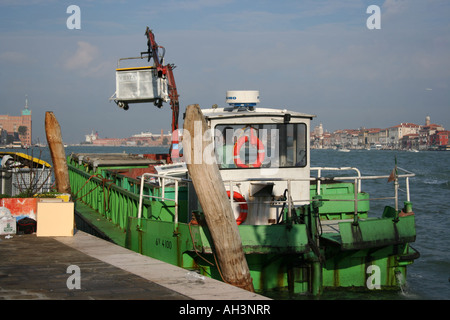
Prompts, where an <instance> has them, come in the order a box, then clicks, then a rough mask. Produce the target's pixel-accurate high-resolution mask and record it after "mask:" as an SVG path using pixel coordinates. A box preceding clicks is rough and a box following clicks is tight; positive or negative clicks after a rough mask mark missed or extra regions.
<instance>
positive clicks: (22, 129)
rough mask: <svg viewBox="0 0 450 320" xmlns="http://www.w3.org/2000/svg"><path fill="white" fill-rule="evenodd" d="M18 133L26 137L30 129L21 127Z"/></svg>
mask: <svg viewBox="0 0 450 320" xmlns="http://www.w3.org/2000/svg"><path fill="white" fill-rule="evenodd" d="M17 132H19V134H20V135H21V136H24V135H25V134H26V133H27V132H28V127H27V126H20V127H19V129H18V130H17Z"/></svg>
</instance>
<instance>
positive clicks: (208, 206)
mask: <svg viewBox="0 0 450 320" xmlns="http://www.w3.org/2000/svg"><path fill="white" fill-rule="evenodd" d="M207 130H208V127H207V124H206V121H205V118H204V117H203V114H202V111H201V110H200V107H199V106H198V105H189V106H188V107H187V108H186V117H185V120H184V130H183V147H184V156H185V160H186V163H187V168H188V171H189V175H190V177H191V179H192V183H193V185H194V188H195V191H196V193H197V196H198V200H199V202H200V204H201V207H202V209H203V213H204V215H205V220H206V223H207V225H208V229H209V232H210V234H211V237H212V240H213V242H214V248H215V253H216V256H217V259H218V263H219V267H220V270H221V273H222V276H223V278H224V281H225V282H227V283H230V284H232V285H234V286H237V287H240V288H243V289H246V290H248V291H251V292H254V288H253V283H252V279H251V277H250V270H249V268H248V265H247V260H246V259H245V255H244V251H243V248H242V241H241V237H240V234H239V230H238V226H237V223H236V220H235V218H234V214H233V210H232V208H231V204H230V200H229V199H228V196H227V193H226V190H225V186H224V183H223V181H222V177H221V175H220V172H219V168H218V166H217V163H216V161H215V157H214V152H213V150H212V148H211V144H212V136H209V137H207V136H205V135H204V133H205V132H206V131H207ZM205 137H206V138H205ZM208 157H212V158H208ZM211 160H213V161H211Z"/></svg>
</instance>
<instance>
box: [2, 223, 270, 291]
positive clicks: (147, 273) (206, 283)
mask: <svg viewBox="0 0 450 320" xmlns="http://www.w3.org/2000/svg"><path fill="white" fill-rule="evenodd" d="M77 270H78V274H77ZM76 276H79V278H78V279H76V278H75V277H76ZM77 284H78V285H79V288H77V287H76V285H77ZM0 299H3V300H28V299H37V300H266V299H268V298H267V297H264V296H261V295H258V294H255V293H252V292H249V291H246V290H243V289H240V288H237V287H234V286H231V285H228V284H226V283H223V282H221V281H217V280H214V279H211V278H208V277H205V278H204V279H199V278H196V277H191V276H190V275H189V271H188V270H185V269H182V268H179V267H176V266H173V265H170V264H167V263H164V262H162V261H159V260H156V259H153V258H150V257H147V256H144V255H141V254H139V253H136V252H133V251H130V250H128V249H126V248H123V247H121V246H118V245H115V244H113V243H111V242H109V241H106V240H102V239H100V238H97V237H95V236H92V235H89V234H87V233H85V232H82V231H77V232H76V233H75V235H74V236H73V237H37V236H36V234H28V235H13V236H12V238H8V237H5V236H4V235H2V236H1V237H0Z"/></svg>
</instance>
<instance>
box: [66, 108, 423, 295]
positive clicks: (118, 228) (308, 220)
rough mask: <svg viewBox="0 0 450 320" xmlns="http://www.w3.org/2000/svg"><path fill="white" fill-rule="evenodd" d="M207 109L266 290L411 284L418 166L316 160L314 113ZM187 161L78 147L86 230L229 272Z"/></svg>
mask: <svg viewBox="0 0 450 320" xmlns="http://www.w3.org/2000/svg"><path fill="white" fill-rule="evenodd" d="M202 111H203V115H204V117H205V119H206V121H207V123H208V126H209V128H210V129H211V130H212V132H213V135H212V139H211V142H212V143H211V146H212V149H213V150H214V154H215V161H216V162H217V165H218V166H219V169H220V173H221V176H222V180H223V181H224V184H225V187H226V190H227V193H228V195H229V198H230V205H231V206H232V208H233V210H234V212H235V217H236V223H237V224H238V229H239V233H240V236H241V240H242V247H243V250H244V253H245V257H246V259H247V263H248V266H249V269H250V274H251V277H252V280H253V286H254V288H255V290H256V291H257V292H260V293H267V292H270V291H272V290H282V291H284V290H285V291H288V292H290V293H295V294H300V293H304V294H311V295H320V294H321V293H323V292H324V291H326V290H333V289H345V290H347V289H358V290H367V291H371V290H392V289H393V290H399V289H400V286H402V285H404V284H405V282H406V274H407V266H408V265H410V264H412V263H413V261H414V260H415V259H416V258H418V257H419V253H418V252H417V251H416V250H415V249H413V248H412V247H411V245H410V244H411V243H412V242H414V241H415V238H416V230H415V216H414V212H413V210H412V203H411V199H410V197H409V182H410V178H411V177H413V176H414V174H413V173H410V172H408V171H406V170H403V169H401V168H397V167H396V168H395V170H394V171H393V172H392V174H389V173H390V170H389V171H388V173H387V175H385V176H363V175H361V173H360V172H359V170H358V169H357V168H327V167H313V166H312V165H311V163H310V144H309V141H310V139H309V132H310V121H311V120H312V118H313V117H314V116H312V115H308V114H303V113H299V112H293V111H288V110H279V109H265V108H254V106H250V107H248V106H247V107H244V108H242V107H239V106H236V105H231V106H230V107H224V108H220V107H216V108H212V109H206V110H202ZM183 134H186V133H183V132H182V131H179V136H180V137H182V136H183ZM183 161H184V159H183V157H182V151H181V152H180V154H179V158H173V157H172V158H171V157H170V156H169V155H154V154H152V155H144V154H143V155H132V154H85V153H83V154H81V153H74V154H71V155H69V156H68V157H67V162H68V168H69V176H70V183H71V189H72V193H73V196H74V201H75V202H76V209H75V210H76V215H77V227H78V229H85V230H88V229H89V230H91V231H92V232H95V233H97V234H98V235H100V236H103V237H105V238H107V239H110V240H111V241H114V242H115V243H117V244H119V245H122V246H124V247H126V248H129V249H131V250H134V251H136V252H139V253H141V254H143V255H147V256H150V257H153V258H156V259H159V260H162V261H165V262H167V263H171V264H173V265H176V266H179V267H182V268H185V269H186V270H194V271H197V272H199V273H201V274H202V275H205V276H209V277H212V278H215V279H218V280H221V273H220V266H218V265H217V264H218V263H217V260H216V259H215V254H214V244H213V243H212V240H211V237H210V234H209V231H208V226H207V224H206V223H205V219H204V216H203V213H202V208H201V207H200V205H199V203H198V200H197V195H196V192H195V188H194V186H193V184H192V182H191V180H190V178H189V174H188V171H187V169H186V163H184V162H183ZM330 174H331V175H330ZM388 179H390V180H392V183H389V184H388V183H386V180H388ZM368 180H381V181H383V182H384V183H385V184H386V189H388V190H389V191H390V192H391V193H392V194H391V195H389V196H385V195H381V196H379V195H369V194H368V193H366V192H364V191H363V185H364V184H365V183H366V182H367V181H368ZM401 190H404V192H403V193H402V192H400V191H401ZM211 201H214V199H211ZM372 201H385V203H386V205H385V207H384V210H382V212H372V210H371V208H370V204H371V203H372Z"/></svg>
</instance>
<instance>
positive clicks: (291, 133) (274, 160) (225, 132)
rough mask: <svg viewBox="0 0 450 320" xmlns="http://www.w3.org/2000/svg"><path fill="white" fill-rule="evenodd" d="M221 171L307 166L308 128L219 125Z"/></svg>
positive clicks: (217, 142)
mask: <svg viewBox="0 0 450 320" xmlns="http://www.w3.org/2000/svg"><path fill="white" fill-rule="evenodd" d="M214 137H215V139H214V141H215V154H216V160H217V163H218V164H219V168H220V169H236V168H242V169H247V168H287V167H304V166H306V164H307V163H306V152H307V150H306V146H307V143H306V142H307V141H306V139H307V135H306V124H304V123H280V124H251V125H250V124H248V125H246V124H219V125H217V126H216V127H215V130H214Z"/></svg>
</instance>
